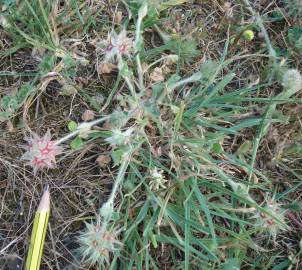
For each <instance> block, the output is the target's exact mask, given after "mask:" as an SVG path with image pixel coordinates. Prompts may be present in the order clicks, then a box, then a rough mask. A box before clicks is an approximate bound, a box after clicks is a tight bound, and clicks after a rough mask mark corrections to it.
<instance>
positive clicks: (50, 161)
mask: <svg viewBox="0 0 302 270" xmlns="http://www.w3.org/2000/svg"><path fill="white" fill-rule="evenodd" d="M26 141H27V142H28V145H26V146H25V147H24V148H25V149H26V152H25V153H24V155H23V156H22V157H21V159H23V160H28V161H29V162H28V164H29V165H30V166H32V167H33V169H34V174H36V172H37V171H38V170H39V169H43V168H53V167H54V166H55V164H56V156H57V155H59V154H61V153H62V151H63V148H62V147H61V146H57V145H56V144H55V141H52V140H51V135H50V131H49V130H48V131H47V132H46V134H45V135H44V136H43V137H39V136H38V135H37V134H35V133H34V134H32V136H31V137H29V138H26Z"/></svg>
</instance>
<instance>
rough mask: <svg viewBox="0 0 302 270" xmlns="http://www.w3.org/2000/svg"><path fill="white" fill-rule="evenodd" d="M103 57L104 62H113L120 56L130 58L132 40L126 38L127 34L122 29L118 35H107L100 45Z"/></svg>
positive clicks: (113, 33)
mask: <svg viewBox="0 0 302 270" xmlns="http://www.w3.org/2000/svg"><path fill="white" fill-rule="evenodd" d="M100 46H101V48H102V52H103V55H104V62H115V61H116V60H118V61H119V59H121V58H122V56H127V57H130V56H131V52H132V50H133V39H132V38H128V37H127V32H126V30H125V29H123V30H122V31H121V32H120V33H119V34H116V32H115V31H112V32H111V33H110V34H108V38H107V40H104V41H102V42H101V43H100Z"/></svg>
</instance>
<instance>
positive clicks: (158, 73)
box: [150, 67, 165, 82]
mask: <svg viewBox="0 0 302 270" xmlns="http://www.w3.org/2000/svg"><path fill="white" fill-rule="evenodd" d="M150 78H151V80H152V81H154V82H161V81H163V80H164V79H165V78H164V75H163V70H162V68H160V67H156V68H155V69H154V70H153V71H152V73H151V74H150Z"/></svg>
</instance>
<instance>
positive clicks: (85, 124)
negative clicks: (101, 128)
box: [55, 116, 109, 145]
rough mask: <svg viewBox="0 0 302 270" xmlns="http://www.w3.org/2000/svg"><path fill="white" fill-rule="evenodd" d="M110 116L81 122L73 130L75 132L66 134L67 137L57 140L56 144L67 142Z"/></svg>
mask: <svg viewBox="0 0 302 270" xmlns="http://www.w3.org/2000/svg"><path fill="white" fill-rule="evenodd" d="M108 118H109V116H105V117H102V118H99V119H96V120H94V121H91V122H83V123H81V124H79V125H78V128H77V129H76V130H75V131H73V132H71V133H69V134H68V135H66V136H65V137H63V138H61V139H59V140H57V141H56V142H55V145H59V144H61V143H63V142H65V141H67V140H69V139H70V138H73V137H75V136H77V135H78V134H79V133H80V132H81V131H82V130H83V129H85V130H89V129H91V128H92V127H93V126H95V125H97V124H99V123H101V122H104V121H105V120H107V119H108Z"/></svg>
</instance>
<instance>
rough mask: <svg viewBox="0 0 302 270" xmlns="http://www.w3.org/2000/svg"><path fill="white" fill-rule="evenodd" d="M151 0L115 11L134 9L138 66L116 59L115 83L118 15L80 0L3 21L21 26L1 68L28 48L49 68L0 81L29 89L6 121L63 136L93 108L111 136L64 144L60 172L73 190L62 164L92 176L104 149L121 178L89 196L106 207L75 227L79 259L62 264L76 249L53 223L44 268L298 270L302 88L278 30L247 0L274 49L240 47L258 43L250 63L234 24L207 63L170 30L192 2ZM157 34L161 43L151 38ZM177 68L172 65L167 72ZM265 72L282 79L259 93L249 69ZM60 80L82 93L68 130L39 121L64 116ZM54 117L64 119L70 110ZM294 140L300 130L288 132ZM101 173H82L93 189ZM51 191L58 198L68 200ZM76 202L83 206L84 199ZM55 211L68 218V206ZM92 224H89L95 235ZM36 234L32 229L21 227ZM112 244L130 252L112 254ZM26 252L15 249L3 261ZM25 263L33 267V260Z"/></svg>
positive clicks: (194, 45)
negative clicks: (292, 82) (110, 42)
mask: <svg viewBox="0 0 302 270" xmlns="http://www.w3.org/2000/svg"><path fill="white" fill-rule="evenodd" d="M147 2H148V6H144V4H142V5H141V4H140V2H136V1H121V2H119V5H118V6H116V5H113V6H112V7H111V9H110V12H112V10H114V9H112V8H113V7H115V8H117V9H120V10H122V11H123V17H122V20H121V22H120V23H119V24H120V25H119V24H118V25H115V29H116V32H117V33H119V32H120V31H121V30H122V29H123V28H124V27H125V28H126V29H127V30H128V35H130V36H131V37H133V40H134V41H135V42H134V48H133V52H132V53H131V56H130V58H127V57H124V56H122V57H120V56H118V58H117V59H116V61H115V63H116V64H117V68H116V71H115V72H114V73H110V74H109V75H108V74H106V75H105V76H107V75H108V76H109V77H110V78H109V79H108V78H106V77H103V76H104V74H100V73H98V71H97V70H98V68H97V66H98V64H99V61H100V60H101V59H102V55H101V54H99V53H98V52H99V50H98V49H99V48H98V42H100V41H101V40H104V39H106V35H107V32H108V30H110V29H111V27H112V21H111V20H112V14H111V13H110V12H109V11H108V9H107V8H108V7H107V6H106V5H102V6H89V5H88V3H87V2H86V1H69V2H68V5H67V4H65V6H64V7H63V8H62V9H61V10H60V12H59V11H58V9H59V8H60V6H59V5H56V3H57V2H56V1H53V2H52V1H50V2H47V3H46V2H45V3H44V1H42V0H40V1H31V0H26V1H24V2H22V3H19V4H18V5H17V4H15V2H14V1H12V2H11V5H9V6H8V8H7V9H6V10H5V11H4V12H3V14H4V16H5V17H6V18H7V21H8V23H9V24H10V26H9V27H8V28H5V31H6V32H7V33H8V34H9V37H10V46H9V47H8V48H6V49H5V50H3V51H2V52H1V57H2V59H3V61H6V60H7V59H8V58H9V57H14V55H15V53H16V52H19V51H26V52H30V53H31V52H32V50H33V49H35V50H37V49H38V51H40V52H39V53H38V55H37V56H36V57H37V59H38V62H39V64H38V65H37V67H36V71H35V72H31V73H30V75H29V79H28V80H27V81H23V80H24V76H23V75H24V74H27V71H24V73H18V75H17V76H16V72H15V71H14V70H13V69H10V68H9V67H7V70H4V69H3V70H2V71H1V72H0V76H1V77H3V78H14V79H16V80H18V84H19V85H20V86H19V87H18V89H17V91H15V93H12V94H3V95H1V96H0V97H1V102H0V109H1V111H0V121H1V122H3V123H13V124H14V125H16V126H18V128H19V132H20V131H21V132H23V133H24V131H25V130H26V129H27V130H26V131H28V129H29V128H36V126H35V124H34V123H35V121H34V120H37V121H42V123H43V125H45V126H46V127H47V128H51V129H55V130H56V131H57V133H59V134H61V135H62V137H63V135H66V134H68V129H67V126H68V123H70V121H71V120H73V121H77V122H80V120H79V119H80V115H79V114H78V113H77V112H76V107H77V106H79V107H81V104H85V108H87V107H89V109H92V110H95V112H96V114H97V115H98V116H97V117H100V118H101V117H104V116H106V117H108V119H109V120H108V122H107V123H106V124H107V125H106V126H103V127H102V128H96V129H93V130H92V131H91V132H90V133H88V135H87V134H86V135H87V136H84V137H83V136H82V138H80V137H76V139H75V140H80V144H77V147H74V145H75V144H74V142H75V140H74V141H72V142H71V148H72V149H70V146H69V145H68V144H66V145H65V147H66V149H67V150H66V156H63V158H62V159H60V162H59V165H58V166H60V170H61V171H62V172H61V173H63V175H64V173H65V170H66V174H67V175H68V174H69V173H71V179H72V178H73V177H76V175H72V172H71V171H72V169H71V170H70V168H69V164H68V162H66V163H64V160H65V158H66V160H68V155H72V153H76V154H78V152H79V154H78V155H79V156H80V159H87V160H89V162H90V163H89V164H90V165H91V164H92V159H93V158H94V157H92V158H91V157H88V156H89V150H87V149H89V147H90V146H91V145H97V146H98V147H99V148H98V149H101V152H106V155H110V156H111V158H112V162H111V163H110V164H109V165H108V166H107V167H106V168H105V169H102V170H100V175H101V176H102V174H104V175H105V176H106V178H109V179H110V181H111V184H112V186H110V190H109V192H108V193H109V195H108V194H105V192H104V193H103V194H102V195H101V197H102V198H101V199H100V198H99V197H98V195H97V194H98V193H97V190H93V189H91V190H90V194H93V195H92V197H93V200H94V201H97V202H101V203H100V204H93V203H92V204H90V205H89V206H87V209H86V210H87V212H85V215H84V217H80V218H78V217H76V218H74V219H71V220H72V221H70V223H68V222H69V220H68V221H67V223H68V224H69V225H67V228H68V226H70V229H69V231H68V236H69V237H72V243H73V244H74V246H75V247H74V248H69V247H68V248H67V247H66V246H65V244H64V245H63V246H64V248H65V249H67V250H68V256H69V257H68V259H64V257H65V255H63V254H66V253H64V252H66V251H64V250H63V249H62V247H61V246H60V248H59V244H58V243H59V242H60V241H61V238H60V237H61V233H60V231H59V229H58V228H59V227H60V224H58V223H56V221H53V222H54V223H52V225H51V226H54V227H55V228H57V230H54V231H53V232H52V235H51V238H52V239H51V240H50V235H48V240H47V243H46V246H45V254H46V255H45V258H44V260H43V262H42V263H43V265H44V267H46V268H47V267H48V268H50V267H58V265H59V266H61V267H63V265H65V266H66V265H69V266H70V265H71V262H72V264H73V265H74V267H77V268H76V269H81V267H86V269H88V268H89V269H94V268H93V267H96V265H99V267H100V269H103V267H105V266H104V265H106V266H108V267H109V269H134V268H135V269H138V270H139V269H185V270H189V269H223V270H227V269H286V268H287V267H289V266H291V267H294V266H295V267H298V265H299V259H300V256H301V255H300V253H301V251H300V249H299V246H298V241H299V239H298V240H297V232H298V231H297V230H295V229H294V228H293V227H292V226H293V225H292V223H291V222H292V220H290V219H288V218H287V213H293V215H296V217H297V220H298V221H297V222H298V223H299V218H298V217H299V211H300V210H301V203H300V201H299V196H297V193H298V192H299V191H300V190H301V185H300V182H301V169H300V168H299V166H301V164H300V163H301V161H300V157H299V153H301V145H302V144H301V131H300V130H301V128H300V126H299V116H297V117H295V115H293V114H294V113H293V112H292V111H291V110H293V108H295V107H298V108H299V106H301V101H300V100H299V98H298V96H297V93H298V92H299V90H300V89H292V88H291V87H288V86H285V85H283V86H282V76H283V74H284V72H285V71H286V66H285V65H284V64H283V60H282V59H281V58H280V57H279V56H278V55H277V54H276V52H275V48H274V42H273V41H272V39H273V38H274V37H271V36H270V33H268V32H267V30H266V28H265V27H266V25H265V23H266V22H265V21H263V18H262V17H261V14H260V15H259V16H258V15H257V14H256V13H255V12H254V9H253V8H252V7H251V6H250V7H249V6H247V5H246V4H248V3H249V1H242V2H240V1H239V4H240V7H241V8H242V10H244V11H245V12H247V14H248V15H247V16H249V17H252V16H253V15H254V16H256V21H255V22H254V23H253V27H255V25H256V27H255V29H258V30H259V31H262V33H263V34H264V41H265V42H264V44H265V45H264V46H265V49H264V50H263V48H260V47H258V44H257V42H256V41H250V42H249V43H247V42H245V41H238V40H237V41H236V42H241V46H246V47H248V48H249V46H252V49H251V50H252V52H251V53H244V54H243V52H242V51H240V47H239V48H236V50H234V46H235V45H234V43H233V42H234V40H236V38H237V37H238V31H235V30H234V29H236V27H239V26H237V25H236V23H235V22H233V23H230V24H229V25H228V26H227V27H225V29H224V30H223V31H221V32H219V37H217V38H218V39H219V42H220V47H219V50H218V51H215V59H214V57H213V59H210V58H209V57H207V60H205V61H200V57H199V55H200V54H201V53H203V51H202V49H203V48H201V47H200V46H198V45H199V44H198V41H197V40H194V41H192V42H190V39H193V38H192V37H191V35H189V34H188V36H181V35H180V34H179V33H177V34H173V33H171V32H170V33H169V30H171V29H165V28H164V27H163V26H162V25H163V23H164V22H165V21H166V20H167V19H168V18H169V12H174V10H176V11H175V12H177V8H184V9H190V4H189V3H186V2H188V1H164V3H162V4H160V2H157V1H147ZM49 3H51V4H49ZM208 6H210V7H211V8H213V9H214V10H215V5H214V4H213V3H212V2H211V1H208V2H207V3H205V6H204V7H205V8H206V7H208ZM146 8H147V12H145V10H144V9H146ZM56 12H57V13H56ZM129 12H131V14H132V17H130V16H129ZM215 12H216V11H215ZM108 14H109V15H108ZM110 14H111V15H110ZM190 19H192V20H193V18H190ZM236 19H238V18H236ZM171 20H172V19H171ZM188 20H189V19H188ZM173 23H174V22H173V21H172V22H171V24H173ZM150 32H152V35H154V36H155V38H156V42H157V43H158V45H157V46H155V45H154V41H152V42H151V41H150V37H148V34H149V33H150ZM71 38H74V40H73V41H72V42H71V43H68V42H65V43H64V41H66V40H68V39H71ZM152 38H154V37H152ZM208 38H209V39H211V37H208ZM239 40H240V39H239ZM216 41H218V40H216ZM216 41H215V42H216ZM213 42H214V41H213ZM253 42H254V43H253ZM75 43H76V45H74V46H71V44H75ZM64 44H67V45H64ZM92 44H93V45H92ZM221 44H223V46H222V45H221ZM93 46H95V47H93ZM253 46H254V47H253ZM74 48H76V49H74ZM213 55H214V49H213ZM33 57H34V56H33ZM167 59H168V60H171V61H172V62H173V61H174V62H173V63H168V60H167ZM197 59H198V60H199V61H197ZM267 59H269V60H270V61H267ZM175 60H176V61H175ZM290 61H294V59H290ZM290 61H288V62H290ZM196 63H198V64H196ZM254 66H257V68H258V69H257V72H258V73H256V75H257V76H258V75H259V74H260V73H261V75H262V74H264V73H266V70H270V72H269V74H266V75H268V76H260V75H259V82H258V83H256V84H249V83H248V78H247V76H246V75H241V71H242V70H243V69H247V70H251V72H252V71H253V68H254ZM264 66H266V67H264ZM145 67H149V70H146V69H145ZM154 67H160V68H162V69H164V68H168V69H169V71H168V72H167V73H166V74H163V76H164V80H158V81H156V80H155V81H154V80H153V81H152V78H151V75H150V74H151V73H152V71H153V70H154ZM265 69H266V70H265ZM53 72H55V73H56V75H55V76H56V77H55V79H54V81H57V82H58V83H59V84H60V87H61V89H59V93H60V91H62V89H63V88H64V86H66V85H67V86H71V87H73V88H74V89H75V92H73V93H72V94H70V95H67V96H66V95H65V96H63V95H58V99H60V100H61V102H63V104H64V106H66V107H68V108H69V114H68V116H67V117H65V116H64V117H65V118H64V121H63V122H64V123H63V124H62V123H61V122H60V123H59V120H57V122H56V120H52V122H51V123H50V122H47V120H45V119H47V113H46V114H44V115H43V117H42V118H38V119H37V111H39V106H40V103H43V104H47V106H49V107H47V106H46V109H45V108H44V109H43V110H44V111H45V110H46V111H47V110H49V111H51V108H52V107H51V106H52V105H53V106H56V107H59V106H60V105H61V103H58V104H52V103H54V102H56V101H54V99H53V97H50V96H51V94H49V91H50V90H49V89H50V88H51V86H50V81H51V80H49V81H47V78H48V76H50V74H53ZM85 76H87V77H88V79H89V81H90V82H88V84H87V85H85V84H82V85H80V84H79V83H78V81H79V78H83V77H85ZM241 76H243V77H241ZM1 77H0V78H1ZM104 78H105V79H104ZM103 79H104V80H103ZM106 80H107V82H106ZM110 80H111V81H110ZM108 81H110V82H109V83H108ZM242 81H243V83H242ZM106 83H108V84H106ZM95 85H96V87H95V88H94V86H95ZM298 88H299V87H298ZM91 89H92V90H91ZM103 89H105V91H103ZM93 91H94V92H93ZM91 92H93V93H91ZM96 94H102V95H104V96H105V99H106V100H105V102H104V104H102V105H98V104H96V103H95V96H96ZM70 104H71V105H70ZM73 104H76V106H74V105H73ZM43 106H44V105H43ZM64 106H63V107H64ZM73 106H74V107H73ZM37 108H38V109H37ZM62 110H63V108H62ZM298 111H299V110H298ZM22 112H23V117H22ZM70 115H72V116H74V119H71V118H72V117H70ZM56 117H58V119H59V117H60V113H58V115H56ZM26 120H29V121H27V122H26ZM24 121H25V122H24ZM56 125H57V128H54V127H55V126H56ZM23 127H24V128H23ZM80 127H81V126H80ZM274 129H275V130H278V131H279V138H278V139H277V140H275V139H274V138H271V136H272V135H271V133H273V130H274ZM286 129H290V131H289V133H287V131H286ZM77 130H78V129H77V127H75V131H74V130H73V132H75V133H74V134H77V135H79V134H80V136H81V135H82V130H78V131H79V132H77ZM281 134H290V135H284V136H283V137H282V135H281ZM67 136H68V135H67ZM286 136H293V137H295V138H296V144H294V145H292V144H289V143H288V141H286V140H284V139H285V137H286ZM56 139H57V140H59V139H60V136H58V138H56ZM19 140H20V141H21V140H22V138H19ZM270 140H271V141H270ZM274 140H275V141H274ZM278 140H279V141H280V143H281V141H283V140H284V147H283V148H282V149H281V150H278V149H277V150H276V149H273V151H277V154H276V153H272V152H271V151H270V149H269V150H268V148H269V147H270V143H273V142H275V144H276V143H277V142H278ZM61 141H63V140H61ZM85 150H87V153H88V154H87V153H86V152H85ZM76 151H78V152H76ZM81 151H83V152H81ZM278 151H279V152H278ZM82 153H84V154H82ZM269 154H272V155H274V154H275V156H273V158H272V160H273V163H274V166H273V169H270V168H269V167H268V166H265V164H264V165H263V163H265V162H266V159H267V156H268V155H269ZM262 155H263V156H262ZM1 158H2V157H1ZM15 158H16V159H17V157H15ZM4 160H5V157H4ZM60 164H62V165H60ZM64 166H65V167H64ZM75 166H76V165H75ZM15 170H17V171H18V173H20V172H22V174H24V175H27V177H31V171H30V170H29V169H25V167H24V166H23V167H22V166H18V167H17V168H16V169H15ZM83 170H85V168H83ZM52 171H54V173H53V172H52ZM55 173H56V172H55V169H54V170H52V169H50V170H47V171H46V174H40V175H38V178H39V179H40V180H41V181H43V182H42V183H43V184H46V182H50V185H51V184H52V181H51V179H52V178H56V174H55ZM98 173H99V172H98ZM98 173H96V172H90V171H87V172H85V171H84V174H85V175H86V176H87V178H89V179H90V176H94V174H98ZM16 174H17V173H16ZM46 175H47V177H46ZM279 175H281V176H279ZM277 176H278V177H279V178H280V177H281V179H287V180H286V181H287V186H285V185H283V184H282V181H279V182H278V181H276V179H275V178H276V177H277ZM66 177H67V176H66ZM282 177H283V178H282ZM97 179H98V180H97V181H96V182H95V183H97V184H95V183H93V186H94V187H95V188H96V189H98V188H99V187H98V186H102V185H103V183H102V182H100V181H99V178H97ZM288 179H289V180H288ZM62 181H63V180H62ZM71 182H72V180H71ZM40 184H41V183H40ZM43 184H42V185H43ZM61 184H62V183H61ZM63 184H64V183H63ZM33 185H34V186H32V185H29V186H28V189H34V190H36V189H37V190H39V189H40V188H41V187H40V186H39V184H37V183H35V182H34V184H33ZM64 185H65V184H64ZM66 185H67V186H68V184H66ZM77 185H79V186H80V187H84V185H85V184H84V183H79V184H78V183H77ZM52 188H53V193H55V192H57V189H59V188H58V187H56V186H53V187H52ZM89 188H91V187H89ZM66 196H69V195H66ZM57 198H58V197H56V198H53V200H56V199H57ZM69 201H72V203H74V204H75V205H77V204H81V205H82V201H77V197H76V196H75V197H74V196H73V197H72V198H71V197H70V199H69ZM55 203H56V204H58V205H59V207H61V208H64V207H65V206H64V204H63V201H62V202H60V201H57V202H55ZM8 205H9V206H8V208H10V207H11V206H10V204H8ZM72 209H73V211H74V212H72V213H68V215H67V213H66V215H67V216H69V217H70V216H72V215H78V214H79V213H78V212H77V211H78V210H77V209H76V208H72ZM79 209H80V208H79ZM25 210H26V211H27V214H28V216H29V217H30V215H32V213H33V211H34V210H33V209H32V206H31V208H29V201H27V202H26V206H25ZM91 216H94V217H93V218H91ZM0 218H1V215H0ZM83 219H84V220H86V221H87V222H89V224H91V225H88V227H87V228H86V231H85V225H84V223H83V222H82V221H83ZM5 222H7V223H9V222H10V221H9V220H5ZM72 223H80V225H78V226H73V225H71V224H72ZM93 226H95V227H93ZM100 227H101V228H102V230H100V229H99V228H100ZM29 228H30V220H28V221H27V223H26V224H25V225H24V227H22V230H25V229H29ZM89 228H96V229H95V238H94V239H97V241H99V242H98V245H97V246H96V247H94V246H93V245H94V243H92V242H91V241H92V240H91V239H92V238H91V234H86V233H87V230H88V229H89ZM29 231H30V230H29ZM92 231H93V230H92ZM100 231H102V233H99V232H100ZM66 233H67V232H66ZM92 234H93V233H92ZM16 235H17V233H16ZM108 235H109V236H110V237H112V239H114V240H116V241H118V242H120V243H122V245H119V244H118V245H115V244H112V243H111V242H110V241H113V240H112V239H111V238H110V239H111V240H110V239H109V240H108ZM78 236H80V237H78ZM2 237H3V236H2V233H0V239H1V238H2ZM4 237H5V235H4ZM4 237H3V238H4ZM106 237H107V238H106ZM54 239H56V240H55V241H54ZM79 239H80V240H79ZM56 245H57V246H56ZM286 245H287V246H288V249H286ZM6 246H7V243H6V244H4V245H3V246H0V250H1V249H3V248H5V247H6ZM88 248H89V250H90V251H88ZM17 249H18V248H17V247H16V246H14V245H12V247H8V248H5V252H7V254H9V252H16V250H17ZM91 250H92V251H91ZM53 254H55V255H53ZM83 255H84V256H83ZM289 255H291V257H289ZM18 256H20V257H25V256H26V250H25V251H22V252H21V253H19V255H18ZM87 267H88V268H87ZM46 268H45V269H46ZM297 269H298V268H297Z"/></svg>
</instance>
